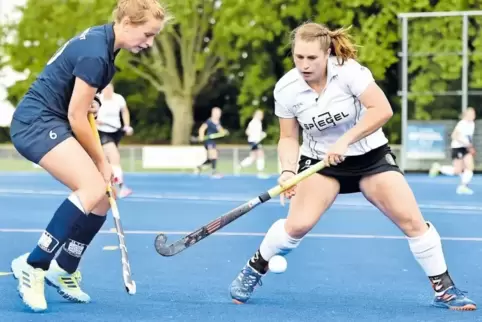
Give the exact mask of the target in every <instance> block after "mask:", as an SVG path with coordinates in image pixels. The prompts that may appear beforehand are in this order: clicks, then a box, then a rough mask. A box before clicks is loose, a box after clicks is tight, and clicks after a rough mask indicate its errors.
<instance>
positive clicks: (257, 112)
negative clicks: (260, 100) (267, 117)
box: [254, 111, 264, 121]
mask: <svg viewBox="0 0 482 322" xmlns="http://www.w3.org/2000/svg"><path fill="white" fill-rule="evenodd" d="M263 116H264V115H263V112H262V111H256V113H254V117H255V118H256V119H258V120H260V121H262V120H263Z"/></svg>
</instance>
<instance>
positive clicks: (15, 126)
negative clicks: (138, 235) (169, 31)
mask: <svg viewBox="0 0 482 322" xmlns="http://www.w3.org/2000/svg"><path fill="white" fill-rule="evenodd" d="M114 18H115V21H114V23H110V24H106V25H102V26H95V27H91V28H89V29H87V30H85V31H84V32H82V33H81V34H80V35H78V36H76V37H74V38H72V39H70V40H68V41H67V42H66V43H65V44H64V45H63V46H62V47H61V48H60V49H59V50H58V51H57V52H56V53H55V54H54V56H53V57H52V58H51V59H50V60H49V62H47V65H46V67H45V68H44V69H43V71H42V72H41V73H40V74H39V76H38V78H37V79H36V80H35V81H34V82H33V84H32V85H31V87H30V88H29V90H28V92H27V93H26V95H25V96H24V97H23V99H22V100H21V101H20V103H19V105H18V106H17V108H16V110H15V115H14V119H13V121H12V124H11V129H10V131H11V138H12V142H13V144H14V146H15V148H16V149H17V150H18V151H19V153H20V154H22V155H23V156H24V157H25V158H27V159H28V160H30V161H31V162H33V163H36V164H39V165H40V166H41V167H42V168H44V169H45V170H46V171H48V172H49V173H50V174H51V175H52V176H53V177H54V178H55V179H57V180H58V181H60V182H62V183H63V184H65V185H66V186H67V187H68V188H69V189H70V190H71V191H72V193H71V194H70V196H69V197H68V198H66V199H65V200H64V201H63V203H62V204H61V205H60V207H59V208H58V209H57V211H56V212H55V213H54V215H53V217H52V219H51V221H50V222H49V224H48V225H47V228H46V229H45V231H44V232H43V233H42V235H41V237H40V240H39V241H38V244H37V246H36V247H35V248H34V249H33V251H32V252H31V253H27V254H24V255H22V256H20V257H18V258H16V259H14V260H13V261H12V264H11V267H12V271H13V273H14V276H15V277H17V278H18V279H19V281H18V292H19V294H20V296H21V298H22V300H23V302H24V303H25V304H26V305H27V306H28V307H30V308H31V309H32V310H34V311H45V310H46V309H47V302H46V299H45V294H44V280H46V281H47V283H48V284H49V285H52V286H53V287H55V288H56V289H57V290H58V292H59V293H60V294H61V295H62V296H63V297H65V298H66V299H68V300H71V301H74V302H82V303H86V302H89V301H90V297H89V295H87V294H86V293H85V292H83V291H82V290H81V289H80V286H79V283H80V275H79V273H78V271H77V267H78V265H79V261H80V259H81V257H82V255H83V253H84V252H85V250H86V248H87V246H88V245H89V244H90V242H91V241H92V239H93V238H94V236H95V235H96V234H97V232H98V231H99V230H100V228H101V227H102V225H103V223H104V221H105V215H106V213H107V211H108V209H109V202H108V200H107V197H106V188H107V184H108V183H109V182H110V181H111V179H112V169H111V166H110V164H109V163H108V160H107V159H106V157H105V155H104V153H103V151H102V149H101V148H100V145H99V144H98V142H96V138H95V136H94V134H93V133H92V129H91V127H90V124H89V121H88V113H89V109H90V107H91V104H92V101H93V99H94V97H95V95H96V93H97V92H99V91H101V90H102V89H103V88H105V87H106V86H107V85H108V83H109V82H110V81H111V80H112V78H113V76H114V73H115V66H114V59H115V57H116V55H117V54H118V52H119V50H120V49H126V50H129V51H130V52H132V53H139V52H140V51H142V50H143V49H146V48H149V47H150V46H152V44H153V41H154V37H155V36H156V35H157V34H158V33H159V32H160V31H161V29H162V28H163V26H164V24H165V22H166V20H167V17H166V13H165V11H164V9H163V8H162V7H161V5H160V4H159V2H158V1H157V0H119V1H118V3H117V7H116V9H115V11H114ZM62 246H63V247H62ZM61 248H62V249H61ZM58 251H60V253H59V255H58V257H57V259H56V260H54V259H53V258H54V256H55V254H56V253H57V252H58Z"/></svg>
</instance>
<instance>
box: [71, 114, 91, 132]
mask: <svg viewBox="0 0 482 322" xmlns="http://www.w3.org/2000/svg"><path fill="white" fill-rule="evenodd" d="M67 118H68V120H69V123H70V126H71V127H72V129H74V128H78V127H79V126H82V123H84V122H85V121H86V120H87V116H86V115H85V113H83V114H82V113H79V112H77V111H69V112H68V113H67Z"/></svg>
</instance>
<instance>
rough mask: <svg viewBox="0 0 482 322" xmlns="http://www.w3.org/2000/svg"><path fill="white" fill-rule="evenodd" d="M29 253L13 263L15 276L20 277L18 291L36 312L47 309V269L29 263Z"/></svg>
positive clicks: (12, 267)
mask: <svg viewBox="0 0 482 322" xmlns="http://www.w3.org/2000/svg"><path fill="white" fill-rule="evenodd" d="M28 255H29V253H27V254H23V255H21V256H19V257H17V258H15V259H14V260H13V261H12V263H11V269H12V272H13V276H14V277H15V278H16V279H18V287H17V291H18V294H19V295H20V297H21V298H22V300H23V303H25V305H27V306H28V307H29V308H30V309H31V310H32V311H34V312H43V311H45V310H47V301H46V299H45V284H44V281H45V271H44V270H43V269H41V268H34V267H32V266H30V265H29V264H28V263H27V257H28Z"/></svg>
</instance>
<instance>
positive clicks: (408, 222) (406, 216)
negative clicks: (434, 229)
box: [393, 209, 427, 237]
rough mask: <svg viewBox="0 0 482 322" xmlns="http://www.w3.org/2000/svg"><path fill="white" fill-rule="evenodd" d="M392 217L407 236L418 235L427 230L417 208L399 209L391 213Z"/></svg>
mask: <svg viewBox="0 0 482 322" xmlns="http://www.w3.org/2000/svg"><path fill="white" fill-rule="evenodd" d="M393 219H394V220H396V222H397V225H398V227H399V228H400V229H401V230H402V231H403V233H404V234H405V235H406V236H408V237H415V236H420V235H423V234H424V233H425V232H426V231H427V224H426V222H425V220H424V219H423V216H422V214H421V213H420V211H418V209H417V210H411V209H400V210H399V211H396V212H395V213H394V214H393Z"/></svg>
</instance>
